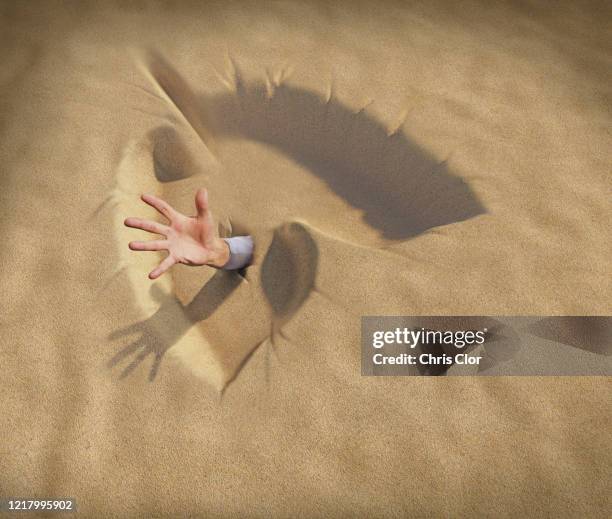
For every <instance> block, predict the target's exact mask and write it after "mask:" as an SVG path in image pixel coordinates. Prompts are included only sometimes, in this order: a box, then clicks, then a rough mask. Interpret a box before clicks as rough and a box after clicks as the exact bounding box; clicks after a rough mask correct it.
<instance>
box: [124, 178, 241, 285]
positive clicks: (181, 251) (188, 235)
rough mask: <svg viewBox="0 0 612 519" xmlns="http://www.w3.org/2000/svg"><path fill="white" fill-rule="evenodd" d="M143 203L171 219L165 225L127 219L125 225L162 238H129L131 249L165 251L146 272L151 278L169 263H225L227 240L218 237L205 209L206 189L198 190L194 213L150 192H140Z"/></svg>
mask: <svg viewBox="0 0 612 519" xmlns="http://www.w3.org/2000/svg"><path fill="white" fill-rule="evenodd" d="M141 198H142V200H143V202H145V203H147V204H149V205H150V206H152V207H154V208H155V209H157V211H159V212H160V213H161V214H162V215H163V216H165V217H166V218H167V219H168V221H169V222H170V223H169V225H164V224H162V223H159V222H154V221H152V220H143V219H141V218H133V217H130V218H126V220H125V222H124V224H125V225H126V226H127V227H134V228H136V229H142V230H143V231H148V232H151V233H154V234H160V235H162V236H164V238H165V239H163V240H152V241H132V242H130V244H129V247H130V249H132V250H135V251H159V250H167V251H168V256H166V258H165V259H164V260H163V261H162V262H161V263H160V264H159V265H158V266H157V267H156V268H155V269H153V270H152V271H151V273H150V274H149V278H150V279H157V278H158V277H159V276H161V275H162V274H163V273H164V272H166V271H167V270H168V269H169V268H170V267H171V266H172V265H174V264H176V263H183V264H184V265H193V266H196V265H209V266H211V267H216V268H220V267H222V266H223V265H225V264H226V263H227V261H228V260H229V257H230V250H229V247H228V245H227V243H226V242H225V241H224V240H222V239H221V238H219V236H218V234H217V231H216V228H215V225H214V222H213V217H212V214H211V212H210V209H209V208H208V192H207V191H206V189H198V191H197V193H196V197H195V206H196V211H197V214H196V215H195V216H186V215H184V214H181V213H179V212H178V211H177V210H175V209H174V208H173V207H171V206H170V204H168V203H167V202H165V201H164V200H162V199H161V198H157V197H156V196H153V195H142V197H141Z"/></svg>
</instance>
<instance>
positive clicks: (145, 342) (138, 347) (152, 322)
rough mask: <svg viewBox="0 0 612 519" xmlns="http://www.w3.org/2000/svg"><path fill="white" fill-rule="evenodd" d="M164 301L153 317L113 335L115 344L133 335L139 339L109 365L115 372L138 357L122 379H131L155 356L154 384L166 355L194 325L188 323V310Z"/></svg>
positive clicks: (172, 300)
mask: <svg viewBox="0 0 612 519" xmlns="http://www.w3.org/2000/svg"><path fill="white" fill-rule="evenodd" d="M161 297H163V301H162V304H161V306H160V307H159V308H158V310H157V311H156V312H155V313H154V314H153V315H152V316H151V317H149V318H148V319H145V320H144V321H141V322H138V323H134V324H131V325H129V326H127V327H125V328H122V329H120V330H117V331H115V332H113V333H111V334H110V335H109V339H111V340H115V339H119V338H121V337H126V336H128V335H133V334H137V336H138V338H137V339H136V340H134V341H133V342H131V343H130V344H129V345H128V346H126V347H125V348H123V349H122V350H120V351H119V352H117V353H116V354H115V355H114V356H113V358H112V359H111V360H110V361H109V362H108V367H109V368H114V367H115V366H116V365H117V364H119V363H120V362H122V361H123V360H124V359H126V358H127V357H129V356H131V355H133V354H136V353H137V354H136V356H135V357H134V359H133V360H132V361H131V362H130V364H128V365H127V366H126V367H125V368H124V369H123V371H122V372H121V375H120V378H125V377H126V376H128V375H129V374H130V373H131V372H132V371H134V370H135V369H136V368H137V367H138V365H139V364H140V363H141V362H144V360H145V359H146V358H147V357H148V356H149V355H153V364H152V365H151V370H150V372H149V381H153V380H154V379H155V377H156V376H157V371H158V370H159V365H160V363H161V360H162V358H163V357H164V355H165V353H166V351H168V349H169V348H170V347H172V345H173V344H175V343H176V342H177V341H178V339H180V337H181V336H182V335H184V334H185V333H186V332H187V330H188V329H189V327H190V326H191V324H192V323H190V322H189V320H188V319H187V316H186V313H185V308H184V307H183V305H182V304H181V303H180V302H179V301H178V300H177V299H176V298H175V297H173V296H170V295H163V296H161Z"/></svg>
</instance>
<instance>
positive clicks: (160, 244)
mask: <svg viewBox="0 0 612 519" xmlns="http://www.w3.org/2000/svg"><path fill="white" fill-rule="evenodd" d="M168 246H169V242H168V241H167V240H153V241H131V242H130V243H129V247H130V249H132V250H168Z"/></svg>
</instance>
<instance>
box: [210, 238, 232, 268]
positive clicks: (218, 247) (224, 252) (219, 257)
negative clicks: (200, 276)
mask: <svg viewBox="0 0 612 519" xmlns="http://www.w3.org/2000/svg"><path fill="white" fill-rule="evenodd" d="M211 252H212V254H211V256H210V259H209V260H208V261H207V262H206V264H207V265H209V266H211V267H215V268H218V269H220V268H222V267H223V266H224V265H225V264H226V263H227V262H228V261H229V259H230V254H231V251H230V248H229V245H228V244H227V242H226V241H225V240H223V239H221V238H215V241H214V242H213V245H212V247H211Z"/></svg>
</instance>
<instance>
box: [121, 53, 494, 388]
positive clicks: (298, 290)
mask: <svg viewBox="0 0 612 519" xmlns="http://www.w3.org/2000/svg"><path fill="white" fill-rule="evenodd" d="M149 72H150V74H151V76H152V78H153V80H154V81H156V82H157V83H158V85H159V86H160V88H161V89H162V91H163V92H164V93H165V94H166V95H167V97H168V99H169V101H170V102H171V104H172V105H174V108H175V109H176V108H178V110H179V111H180V112H181V113H182V114H183V116H184V119H185V120H186V121H187V122H189V124H190V125H191V127H192V128H193V130H195V132H196V133H197V134H198V135H199V136H200V138H201V141H202V143H203V144H204V146H203V147H202V150H201V151H203V153H204V155H206V156H203V157H198V160H197V161H196V160H194V159H193V155H192V154H191V153H190V152H189V151H188V149H187V147H186V146H185V145H184V144H183V143H182V141H181V139H180V138H179V135H178V134H177V132H176V130H174V129H173V128H171V127H167V126H164V127H160V128H157V129H155V130H153V132H151V133H150V134H149V136H148V142H149V144H148V146H149V149H148V153H149V155H148V160H149V164H148V165H147V164H146V161H147V158H146V157H145V158H143V157H142V155H143V154H142V153H141V156H140V158H138V159H137V160H136V159H134V157H135V155H134V157H132V159H130V160H127V162H126V164H123V166H122V167H121V168H120V170H119V173H118V184H119V186H120V187H121V186H124V187H125V188H127V189H124V190H123V191H124V192H125V193H130V196H131V198H130V202H129V203H128V204H127V206H124V207H121V208H120V209H121V210H120V211H118V214H119V218H118V220H119V221H121V222H122V219H123V217H125V215H128V214H133V213H134V209H135V206H137V204H138V199H137V193H138V192H140V191H144V190H148V191H152V192H157V193H158V194H160V195H161V196H162V197H164V198H166V199H168V200H169V201H170V202H171V203H173V202H175V201H176V200H177V199H181V197H186V196H188V197H191V196H192V194H193V193H194V192H195V189H196V188H197V187H199V186H200V185H202V184H203V183H205V182H203V179H202V177H200V176H198V175H194V174H193V172H194V171H198V166H199V165H200V166H202V165H204V166H202V167H200V171H206V170H207V166H210V164H211V160H210V159H211V156H212V153H211V150H213V149H214V150H215V151H214V153H215V157H216V159H215V160H217V161H220V162H221V165H222V166H223V169H222V170H221V171H220V172H219V174H216V175H213V176H212V177H211V178H209V179H208V180H207V182H206V184H207V185H208V186H209V188H211V191H212V192H213V193H214V195H215V196H216V197H217V199H218V201H219V203H220V204H222V203H223V201H225V202H227V204H228V205H229V206H231V207H232V210H235V212H236V214H232V215H230V216H231V217H232V223H234V222H236V224H237V225H236V226H235V228H234V234H238V233H237V232H236V228H239V227H240V226H239V225H238V222H240V221H242V222H245V221H246V222H249V227H250V228H253V229H275V230H274V232H273V235H272V238H271V241H269V242H268V243H266V244H262V243H259V244H258V246H259V247H265V250H264V251H262V256H263V260H262V261H261V264H260V265H256V266H253V267H251V269H254V273H255V275H252V276H251V275H249V276H247V279H248V280H245V279H244V278H243V277H241V276H240V275H238V274H237V273H216V274H214V275H212V274H210V273H207V272H205V271H206V269H189V270H186V269H181V268H178V269H176V270H174V272H173V273H172V274H171V275H170V276H167V277H166V279H165V281H162V283H166V285H165V286H164V287H163V288H164V293H165V294H166V295H167V296H168V297H169V299H164V301H165V302H164V303H162V304H161V305H160V304H159V303H156V304H155V305H152V304H151V302H150V301H149V302H148V307H147V304H144V305H143V308H149V311H148V316H149V317H148V319H149V321H150V320H151V319H154V320H155V322H156V323H164V326H167V327H169V328H170V332H160V333H161V334H162V335H164V334H165V335H166V337H165V338H164V339H163V340H162V342H163V343H164V347H163V348H162V350H163V351H166V350H167V349H169V348H170V347H171V346H174V347H173V348H172V350H173V351H176V352H177V356H178V357H179V358H180V359H181V360H182V361H183V362H184V363H185V364H188V365H190V367H191V369H193V370H194V371H197V372H199V373H200V374H201V375H202V376H204V377H205V378H207V379H208V380H209V381H211V382H212V383H213V384H214V385H215V386H216V387H218V388H220V389H223V388H224V387H225V386H226V385H227V383H228V382H229V381H231V380H233V379H234V378H235V376H236V374H237V373H238V371H239V370H240V369H241V367H242V366H243V365H244V363H245V359H248V358H249V356H250V355H251V353H252V352H253V351H254V350H255V349H256V348H257V346H258V345H259V344H261V343H262V342H263V341H265V339H266V338H268V337H270V336H271V334H273V333H274V330H275V329H277V330H279V329H280V326H282V325H283V324H284V323H286V322H287V321H288V320H289V319H291V317H292V316H293V315H294V314H295V313H296V312H297V311H298V310H299V308H300V307H301V306H302V305H303V303H304V301H305V300H306V299H307V298H308V296H309V294H310V293H311V291H312V290H313V289H314V288H315V283H316V271H317V265H318V262H319V253H318V250H317V246H316V243H315V241H314V239H313V237H312V233H311V232H309V230H308V227H309V226H310V225H314V226H315V227H321V228H322V230H324V231H325V232H326V234H328V235H331V236H337V237H339V238H341V239H344V240H350V241H352V242H354V243H359V244H362V245H370V246H372V245H374V246H376V245H381V244H384V243H391V242H393V241H397V240H405V239H409V238H411V237H414V236H417V235H419V234H421V233H423V232H425V231H426V230H428V229H431V228H433V227H436V226H440V225H446V224H450V223H454V222H459V221H462V220H466V219H468V218H471V217H474V216H476V215H478V214H481V213H483V212H484V208H483V206H482V205H481V204H480V202H479V201H478V199H477V198H476V196H475V195H474V193H473V192H472V190H471V189H470V187H469V186H468V185H467V184H466V183H465V182H464V181H463V180H462V179H461V178H459V177H457V176H455V175H453V174H452V173H451V172H450V171H449V170H448V168H447V165H446V163H444V162H442V163H440V162H439V161H437V160H435V158H434V157H433V156H432V155H430V154H429V153H427V152H426V151H424V150H423V149H421V148H420V147H419V146H418V145H417V144H415V143H414V142H413V141H412V140H411V139H410V138H409V137H408V136H407V135H405V134H404V133H403V132H402V131H398V132H396V133H395V134H393V135H388V133H387V131H386V129H385V127H384V125H383V124H381V123H380V122H379V121H377V120H376V119H375V118H374V117H373V116H371V115H370V114H368V113H366V112H365V111H360V112H358V113H354V112H353V111H352V110H350V109H349V108H348V107H346V106H345V105H344V104H342V103H341V102H339V101H338V100H336V99H335V98H333V97H332V98H331V99H329V100H325V99H323V98H322V97H320V96H318V95H317V94H315V93H313V92H310V91H307V90H304V89H300V88H298V87H296V86H290V85H279V86H276V87H275V88H274V89H273V91H272V92H271V90H270V85H269V84H266V83H264V82H258V81H254V82H250V83H246V82H245V81H244V80H243V79H242V78H241V76H240V74H239V72H237V71H236V75H235V87H236V88H235V91H232V92H227V93H222V94H217V95H200V96H195V95H194V94H193V93H192V92H191V91H190V90H189V88H188V86H187V85H186V83H185V82H184V81H183V80H182V78H180V76H179V75H178V74H177V73H176V72H175V71H174V70H173V69H172V67H171V66H170V65H169V64H168V63H166V62H164V61H163V59H162V58H160V57H159V56H154V57H153V58H152V59H151V60H150V63H149ZM271 93H272V94H273V95H270V94H271ZM146 148H147V146H146V145H145V146H142V145H141V146H140V148H139V149H140V151H141V152H142V151H143V149H144V155H145V156H146V155H147V149H146ZM200 159H201V160H200ZM266 161H269V163H267V162H266ZM137 163H138V164H137ZM119 177H120V178H119ZM135 177H138V178H139V180H135ZM143 184H146V185H147V187H146V188H145V189H139V188H137V187H136V186H142V185H143ZM277 184H278V186H277ZM135 187H136V189H134V188H135ZM275 187H276V188H277V189H276V190H275ZM134 191H136V192H134ZM272 191H275V194H274V196H270V192H272ZM237 201H240V203H237ZM136 214H138V213H136ZM321 215H323V217H322V216H321ZM217 216H219V213H218V212H217ZM296 219H297V220H299V223H298V222H297V221H296ZM117 232H118V241H119V245H120V250H123V249H124V248H125V249H126V250H125V251H124V253H126V254H127V247H124V245H125V244H127V242H128V241H129V239H132V236H131V235H130V237H128V236H126V231H125V229H124V228H123V226H122V225H121V226H120V227H119V226H118V228H117ZM140 256H142V255H140ZM155 256H156V255H150V258H152V259H151V260H144V259H138V260H134V259H133V258H132V256H130V257H129V258H127V257H126V259H125V262H126V263H130V264H132V265H134V268H133V269H131V270H132V271H134V272H133V273H132V274H130V281H131V283H132V284H133V286H134V291H135V292H136V293H137V300H140V301H141V303H142V299H143V295H142V294H143V290H144V287H145V285H147V280H146V273H147V272H148V268H146V267H144V265H143V264H142V263H143V261H150V263H155V262H156V261H158V259H159V258H157V257H155ZM137 262H139V263H137ZM198 271H199V272H198ZM182 277H185V278H188V279H189V280H190V281H189V282H188V283H187V285H191V289H190V290H189V292H191V293H190V294H189V296H188V297H186V296H185V294H182V295H179V297H178V298H177V297H176V296H174V295H173V294H175V293H176V292H177V285H185V283H184V282H182V281H180V279H181V278H182ZM162 279H163V278H162ZM179 292H181V291H180V290H179ZM144 293H148V291H147V290H144ZM169 301H170V302H169ZM152 306H153V307H154V309H155V310H154V312H151V307H152ZM177 309H178V312H179V313H180V315H181V317H180V318H177V317H176V313H177ZM160 312H161V314H160ZM237 315H241V316H247V317H248V318H245V319H244V322H241V321H236V316H237ZM194 324H197V326H193V325H194ZM158 328H160V326H157V325H156V326H154V327H153V328H152V329H158ZM161 328H163V327H161ZM194 329H195V330H199V331H198V332H193V330H194ZM194 333H195V335H194ZM156 340H157V341H158V339H156ZM158 342H159V341H158ZM164 348H165V349H164ZM156 355H157V354H156ZM137 358H138V357H137ZM156 358H157V357H156Z"/></svg>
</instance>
